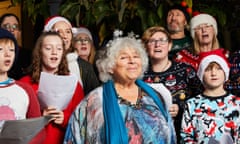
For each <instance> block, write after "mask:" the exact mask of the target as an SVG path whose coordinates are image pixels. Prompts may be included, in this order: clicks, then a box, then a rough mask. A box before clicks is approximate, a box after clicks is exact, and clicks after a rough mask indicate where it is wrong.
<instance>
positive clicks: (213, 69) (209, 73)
mask: <svg viewBox="0 0 240 144" xmlns="http://www.w3.org/2000/svg"><path fill="white" fill-rule="evenodd" d="M210 65H211V66H208V67H207V68H206V69H205V71H204V74H203V82H204V84H205V85H207V86H208V87H209V88H218V87H222V86H223V83H224V81H225V73H224V71H223V69H222V68H221V66H220V65H218V64H217V63H212V64H210Z"/></svg>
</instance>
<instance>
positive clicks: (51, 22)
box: [43, 16, 72, 31]
mask: <svg viewBox="0 0 240 144" xmlns="http://www.w3.org/2000/svg"><path fill="white" fill-rule="evenodd" d="M60 21H64V22H66V23H67V24H69V25H70V27H71V28H72V24H71V23H70V22H69V20H67V19H66V18H65V17H62V16H52V17H49V18H48V19H46V21H45V25H44V30H43V31H50V30H52V27H53V25H54V24H55V23H57V22H60Z"/></svg>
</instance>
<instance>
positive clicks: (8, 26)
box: [2, 24, 19, 31]
mask: <svg viewBox="0 0 240 144" xmlns="http://www.w3.org/2000/svg"><path fill="white" fill-rule="evenodd" d="M2 28H4V29H6V30H8V31H10V30H14V31H15V30H19V25H18V24H13V25H10V24H4V25H2Z"/></svg>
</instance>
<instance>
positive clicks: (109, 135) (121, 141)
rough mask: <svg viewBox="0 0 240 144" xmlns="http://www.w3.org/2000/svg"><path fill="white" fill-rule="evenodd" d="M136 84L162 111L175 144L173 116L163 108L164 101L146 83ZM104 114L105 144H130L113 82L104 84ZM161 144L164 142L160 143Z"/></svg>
mask: <svg viewBox="0 0 240 144" xmlns="http://www.w3.org/2000/svg"><path fill="white" fill-rule="evenodd" d="M136 84H137V85H138V86H139V87H140V88H141V89H142V90H143V91H144V92H146V93H147V94H148V95H149V96H150V97H152V99H153V100H154V102H155V103H156V104H157V106H158V107H159V109H160V111H161V112H162V114H163V116H164V117H165V119H166V120H167V122H168V123H169V126H170V127H171V130H172V135H171V139H172V142H171V143H172V144H173V143H175V142H174V136H173V128H172V126H171V123H172V120H171V116H170V115H169V114H168V112H167V111H166V109H165V107H164V106H163V103H162V101H161V100H160V98H159V97H158V95H157V94H156V92H155V91H154V90H153V89H152V88H151V87H150V86H148V85H147V84H146V83H144V82H143V81H141V80H136ZM103 114H104V121H105V124H104V126H105V143H106V144H128V133H127V129H126V126H125V123H124V121H123V117H122V115H121V111H120V108H119V106H118V100H117V93H116V91H115V88H114V84H113V81H108V82H106V83H104V84H103ZM159 143H160V144H161V143H162V144H163V143H164V142H159Z"/></svg>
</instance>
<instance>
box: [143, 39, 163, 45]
mask: <svg viewBox="0 0 240 144" xmlns="http://www.w3.org/2000/svg"><path fill="white" fill-rule="evenodd" d="M167 42H168V38H161V39H158V40H155V39H150V40H148V41H147V44H148V45H156V44H160V45H165V44H167Z"/></svg>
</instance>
